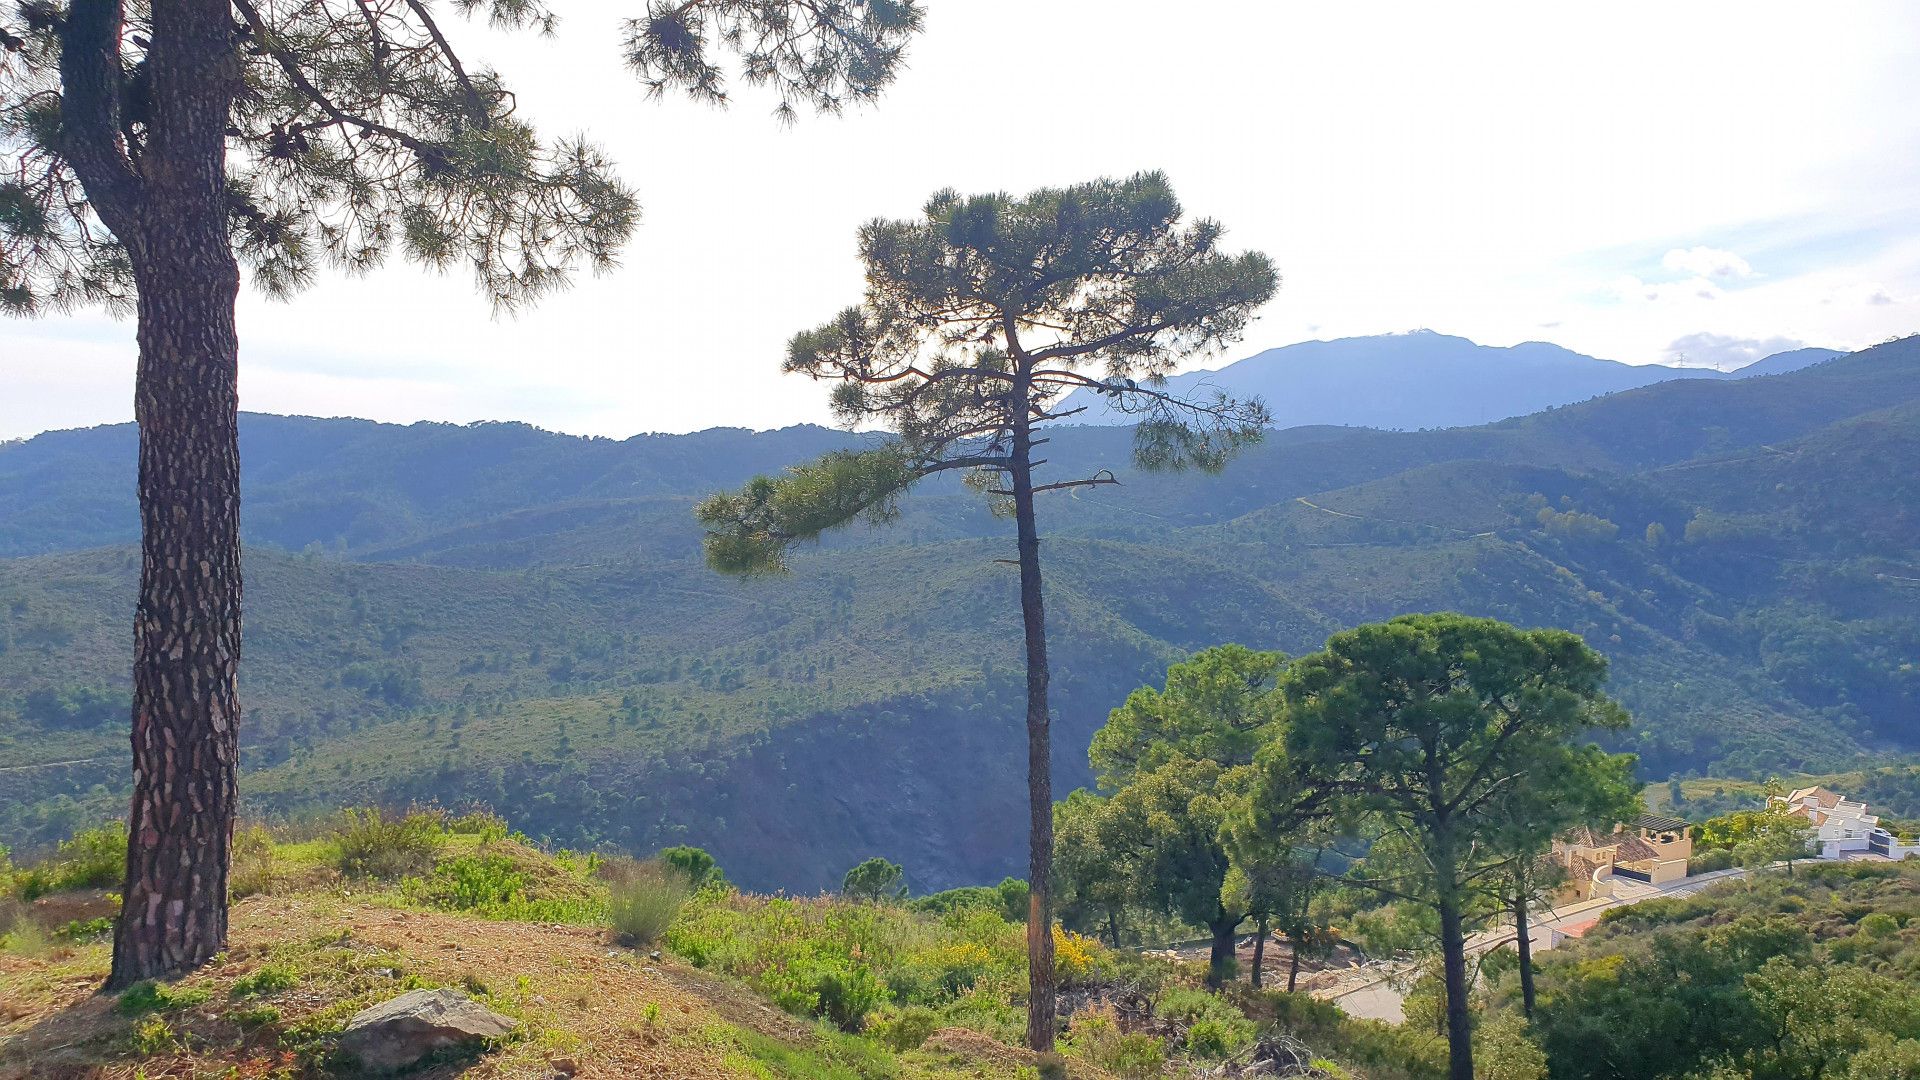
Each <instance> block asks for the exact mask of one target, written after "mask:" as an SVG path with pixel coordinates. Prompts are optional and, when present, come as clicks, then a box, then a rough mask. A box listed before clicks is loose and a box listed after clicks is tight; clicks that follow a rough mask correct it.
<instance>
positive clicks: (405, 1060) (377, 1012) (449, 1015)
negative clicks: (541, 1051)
mask: <svg viewBox="0 0 1920 1080" xmlns="http://www.w3.org/2000/svg"><path fill="white" fill-rule="evenodd" d="M513 1028H514V1022H513V1021H512V1020H510V1019H508V1018H507V1017H504V1016H501V1015H500V1014H499V1013H497V1012H494V1011H493V1010H492V1009H489V1008H487V1007H485V1006H483V1005H481V1004H479V1003H478V1002H476V1001H474V1000H473V999H472V998H470V997H468V996H466V995H465V994H462V993H460V992H458V991H455V990H409V991H407V992H406V993H404V994H401V995H400V996H399V997H397V998H393V999H391V1000H388V1001H383V1002H381V1003H380V1004H378V1005H375V1006H373V1007H372V1008H369V1009H364V1010H362V1011H361V1012H359V1013H357V1014H355V1016H354V1018H353V1019H351V1020H349V1021H347V1027H346V1030H344V1031H342V1032H341V1033H340V1049H341V1051H342V1052H344V1053H345V1054H347V1055H348V1056H349V1057H352V1058H353V1059H354V1060H356V1061H358V1062H359V1063H360V1067H361V1068H363V1069H366V1070H367V1071H368V1072H376V1073H379V1072H395V1071H397V1070H400V1069H404V1068H406V1067H407V1066H409V1065H412V1064H414V1063H415V1062H418V1061H419V1060H420V1059H421V1058H424V1057H426V1056H427V1055H428V1054H431V1053H434V1052H435V1051H438V1050H445V1049H450V1048H454V1047H461V1046H472V1045H477V1044H478V1043H480V1042H482V1041H484V1040H487V1039H497V1038H499V1037H501V1036H502V1035H505V1034H507V1033H508V1032H510V1031H512V1030H513Z"/></svg>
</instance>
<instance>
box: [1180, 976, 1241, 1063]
mask: <svg viewBox="0 0 1920 1080" xmlns="http://www.w3.org/2000/svg"><path fill="white" fill-rule="evenodd" d="M1155 1011H1156V1012H1158V1013H1159V1014H1160V1015H1161V1016H1164V1017H1166V1018H1168V1019H1170V1020H1183V1021H1186V1022H1187V1025H1188V1026H1187V1042H1186V1051H1187V1053H1189V1054H1191V1055H1193V1056H1194V1057H1199V1058H1207V1059H1209V1060H1218V1059H1220V1058H1224V1057H1227V1056H1229V1055H1231V1054H1233V1053H1235V1052H1237V1051H1239V1050H1240V1049H1241V1048H1243V1047H1245V1046H1246V1045H1247V1044H1249V1043H1251V1042H1253V1040H1254V1037H1255V1036H1256V1035H1258V1034H1259V1031H1260V1029H1259V1026H1258V1025H1256V1024H1255V1023H1254V1022H1253V1021H1251V1020H1249V1019H1247V1017H1246V1014H1245V1013H1242V1012H1241V1011H1240V1010H1239V1009H1238V1008H1237V1007H1235V1006H1234V1004H1233V1003H1232V1002H1230V1001H1228V1000H1227V999H1226V998H1223V997H1221V996H1220V995H1218V994H1210V993H1207V992H1206V991H1204V990H1195V989H1192V988H1190V987H1184V986H1181V987H1173V988H1171V989H1168V990H1163V991H1161V993H1160V997H1159V998H1158V1000H1157V1001H1156V1002H1155Z"/></svg>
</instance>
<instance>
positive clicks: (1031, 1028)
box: [1011, 383, 1054, 1053]
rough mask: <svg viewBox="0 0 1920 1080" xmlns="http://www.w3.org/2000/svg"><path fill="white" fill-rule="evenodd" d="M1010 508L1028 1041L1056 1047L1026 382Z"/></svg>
mask: <svg viewBox="0 0 1920 1080" xmlns="http://www.w3.org/2000/svg"><path fill="white" fill-rule="evenodd" d="M1015 397H1016V400H1017V402H1018V404H1017V406H1016V408H1017V409H1018V416H1019V418H1018V419H1017V420H1016V421H1015V422H1014V428H1013V448H1012V449H1013V454H1012V457H1013V468H1012V470H1011V471H1012V477H1011V479H1012V480H1013V513H1014V522H1015V526H1016V532H1017V533H1018V546H1019V552H1020V620H1021V625H1022V628H1023V630H1024V631H1025V634H1026V644H1027V812H1028V833H1027V888H1028V893H1027V985H1028V991H1027V993H1028V1006H1027V1046H1028V1048H1030V1049H1032V1050H1034V1051H1036V1052H1042V1053H1044V1052H1046V1051H1049V1050H1052V1049H1053V1035H1054V1033H1053V1028H1054V1000H1053V896H1052V893H1053V889H1052V882H1051V880H1050V878H1051V877H1052V868H1053V771H1052V770H1053V753H1052V745H1051V743H1050V741H1049V740H1050V739H1051V738H1052V735H1051V733H1050V731H1049V727H1050V724H1049V722H1048V717H1047V616H1046V606H1045V603H1044V601H1043V599H1042V597H1041V593H1040V532H1039V528H1038V526H1037V525H1036V524H1035V522H1034V516H1033V432H1032V428H1031V426H1030V423H1029V419H1028V411H1027V408H1026V401H1027V386H1026V385H1025V384H1024V383H1022V384H1021V385H1019V386H1018V387H1017V388H1016V391H1015Z"/></svg>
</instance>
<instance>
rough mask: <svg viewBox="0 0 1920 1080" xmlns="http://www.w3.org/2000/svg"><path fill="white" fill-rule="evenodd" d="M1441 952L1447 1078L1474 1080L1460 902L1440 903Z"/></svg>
mask: <svg viewBox="0 0 1920 1080" xmlns="http://www.w3.org/2000/svg"><path fill="white" fill-rule="evenodd" d="M1440 950H1441V955H1442V958H1443V962H1444V964H1445V974H1446V990H1447V1075H1448V1076H1449V1077H1450V1078H1451V1080H1473V1027H1472V1025H1471V1023H1470V1018H1469V1016H1468V1013H1467V938H1466V930H1465V928H1464V920H1463V919H1462V916H1461V912H1460V900H1459V898H1458V897H1456V896H1447V897H1445V898H1443V899H1442V900H1441V901H1440Z"/></svg>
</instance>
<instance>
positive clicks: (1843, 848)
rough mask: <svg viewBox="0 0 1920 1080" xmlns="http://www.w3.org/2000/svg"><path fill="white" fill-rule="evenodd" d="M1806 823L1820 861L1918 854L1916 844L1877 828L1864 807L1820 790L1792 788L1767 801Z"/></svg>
mask: <svg viewBox="0 0 1920 1080" xmlns="http://www.w3.org/2000/svg"><path fill="white" fill-rule="evenodd" d="M1767 802H1768V804H1769V805H1771V806H1777V807H1781V808H1783V809H1785V810H1786V812H1787V813H1789V814H1791V815H1793V816H1794V817H1798V818H1801V819H1803V820H1805V821H1806V823H1807V831H1808V834H1809V837H1810V839H1811V840H1812V841H1813V842H1814V843H1815V844H1817V845H1819V848H1820V857H1821V858H1823V859H1844V858H1846V857H1847V856H1848V855H1849V853H1852V852H1866V853H1868V854H1869V855H1882V856H1885V857H1886V858H1889V859H1904V858H1906V857H1907V856H1909V855H1914V854H1920V841H1906V840H1901V839H1900V838H1899V837H1897V836H1895V835H1894V834H1893V833H1892V832H1890V831H1888V830H1887V829H1885V828H1883V827H1882V826H1881V825H1880V818H1879V817H1878V816H1877V815H1874V814H1872V813H1869V812H1868V811H1867V804H1866V803H1863V802H1854V801H1853V800H1851V799H1848V798H1847V797H1846V796H1844V795H1841V794H1839V793H1837V792H1833V791H1829V790H1827V789H1826V788H1824V787H1806V788H1795V789H1794V790H1793V791H1791V792H1789V793H1788V794H1786V795H1785V796H1780V795H1775V796H1774V797H1772V798H1771V799H1768V800H1767Z"/></svg>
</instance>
